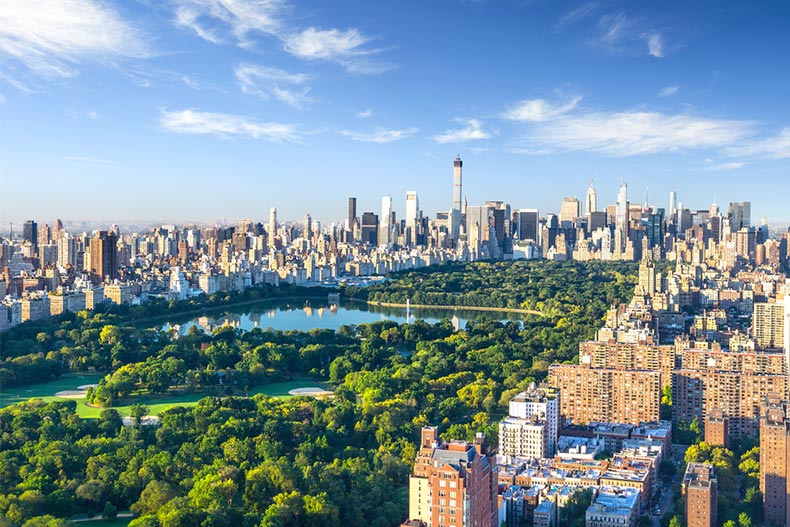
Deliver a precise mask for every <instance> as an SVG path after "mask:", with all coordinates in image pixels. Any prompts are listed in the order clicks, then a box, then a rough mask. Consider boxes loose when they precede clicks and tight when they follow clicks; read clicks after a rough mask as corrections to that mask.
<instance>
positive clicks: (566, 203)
mask: <svg viewBox="0 0 790 527" xmlns="http://www.w3.org/2000/svg"><path fill="white" fill-rule="evenodd" d="M579 216H581V203H579V200H578V199H576V198H573V197H570V198H562V208H560V226H562V225H563V224H565V225H566V226H567V225H568V224H569V223H573V222H575V221H576V218H578V217H579Z"/></svg>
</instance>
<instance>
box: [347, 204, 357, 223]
mask: <svg viewBox="0 0 790 527" xmlns="http://www.w3.org/2000/svg"><path fill="white" fill-rule="evenodd" d="M356 221H357V198H354V197H350V198H348V223H347V225H346V228H347V229H348V230H350V231H352V230H354V223H355V222H356Z"/></svg>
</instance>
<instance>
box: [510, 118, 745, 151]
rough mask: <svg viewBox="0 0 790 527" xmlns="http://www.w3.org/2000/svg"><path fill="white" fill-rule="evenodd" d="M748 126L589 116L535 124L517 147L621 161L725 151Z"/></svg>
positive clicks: (727, 122)
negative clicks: (644, 156)
mask: <svg viewBox="0 0 790 527" xmlns="http://www.w3.org/2000/svg"><path fill="white" fill-rule="evenodd" d="M753 126H754V123H753V122H750V121H737V120H724V119H707V118H701V117H695V116H691V115H684V114H680V115H667V114H662V113H657V112H641V111H634V112H614V113H609V112H592V113H585V114H580V115H571V116H562V117H559V118H557V119H555V120H552V121H547V122H544V123H540V124H538V125H536V126H535V127H534V128H533V129H532V130H531V131H530V132H528V134H527V136H526V137H525V140H524V145H523V146H524V147H525V148H528V149H546V148H548V149H552V150H575V151H590V152H597V153H600V154H604V155H608V156H614V157H625V156H634V155H640V154H657V153H662V152H678V151H688V150H698V149H711V148H723V147H728V146H730V145H733V144H736V143H738V142H739V141H743V140H744V139H747V138H749V137H750V136H752V134H753V131H754V130H753Z"/></svg>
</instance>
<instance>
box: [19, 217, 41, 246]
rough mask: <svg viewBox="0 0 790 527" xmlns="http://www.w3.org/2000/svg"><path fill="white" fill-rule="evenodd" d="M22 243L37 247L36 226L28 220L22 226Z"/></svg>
mask: <svg viewBox="0 0 790 527" xmlns="http://www.w3.org/2000/svg"><path fill="white" fill-rule="evenodd" d="M22 241H24V242H30V245H32V246H33V247H36V246H38V224H37V223H36V222H35V221H33V220H28V221H26V222H25V223H24V224H23V225H22Z"/></svg>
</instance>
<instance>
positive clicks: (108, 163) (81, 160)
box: [63, 156, 118, 167]
mask: <svg viewBox="0 0 790 527" xmlns="http://www.w3.org/2000/svg"><path fill="white" fill-rule="evenodd" d="M63 159H65V160H66V161H70V162H72V163H78V164H80V165H91V166H101V167H117V166H118V163H117V162H116V161H112V160H109V159H101V158H98V157H90V156H64V157H63Z"/></svg>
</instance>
